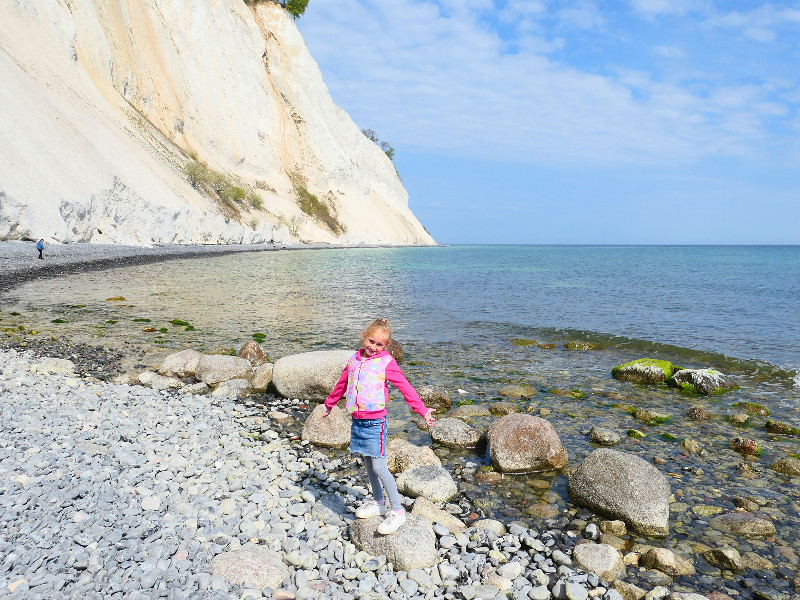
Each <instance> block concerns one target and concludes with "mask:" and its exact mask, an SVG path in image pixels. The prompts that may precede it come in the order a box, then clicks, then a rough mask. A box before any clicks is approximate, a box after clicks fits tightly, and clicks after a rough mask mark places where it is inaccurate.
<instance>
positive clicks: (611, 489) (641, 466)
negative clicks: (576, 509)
mask: <svg viewBox="0 0 800 600" xmlns="http://www.w3.org/2000/svg"><path fill="white" fill-rule="evenodd" d="M567 490H568V492H569V497H570V500H571V501H572V502H574V503H576V504H579V505H581V506H585V507H586V508H589V509H590V510H593V511H595V512H597V513H600V514H602V515H604V516H607V517H610V518H612V519H620V520H622V521H625V524H626V525H628V527H629V528H630V529H632V530H634V531H636V532H638V533H640V534H642V535H652V536H665V535H667V534H668V533H669V496H670V488H669V483H668V482H667V479H666V477H664V475H663V474H662V473H661V472H660V471H659V470H658V469H656V468H655V467H654V466H652V465H651V464H649V463H648V462H646V461H645V460H643V459H641V458H639V457H637V456H633V455H632V454H626V453H624V452H619V451H617V450H611V449H610V448H599V449H597V450H595V451H594V452H592V453H591V454H589V456H587V457H586V458H585V459H584V461H583V462H582V463H581V464H580V466H578V468H577V469H576V470H575V472H574V473H573V474H572V476H571V477H570V478H569V482H568V486H567Z"/></svg>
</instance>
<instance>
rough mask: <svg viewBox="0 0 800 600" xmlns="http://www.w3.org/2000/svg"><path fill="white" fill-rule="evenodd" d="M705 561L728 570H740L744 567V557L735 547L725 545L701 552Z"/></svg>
mask: <svg viewBox="0 0 800 600" xmlns="http://www.w3.org/2000/svg"><path fill="white" fill-rule="evenodd" d="M703 558H705V559H706V562H707V563H708V564H710V565H712V566H714V567H718V568H720V569H728V570H729V571H741V570H742V569H744V568H745V563H744V559H743V558H742V556H741V554H739V551H738V550H737V549H736V548H731V547H730V546H726V547H724V548H714V549H712V550H707V551H705V552H704V553H703Z"/></svg>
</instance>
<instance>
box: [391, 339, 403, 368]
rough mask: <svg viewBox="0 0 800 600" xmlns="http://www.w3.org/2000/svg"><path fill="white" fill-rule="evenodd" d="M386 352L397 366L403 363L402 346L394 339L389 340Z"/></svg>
mask: <svg viewBox="0 0 800 600" xmlns="http://www.w3.org/2000/svg"><path fill="white" fill-rule="evenodd" d="M386 351H387V352H388V353H389V354H391V355H392V358H394V359H395V361H397V363H398V364H400V363H401V362H403V359H404V358H405V356H406V353H405V351H404V350H403V345H402V344H401V343H400V342H398V341H397V340H396V339H394V338H392V339H390V340H389V343H388V344H387V345H386Z"/></svg>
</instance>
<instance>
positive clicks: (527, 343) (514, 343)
mask: <svg viewBox="0 0 800 600" xmlns="http://www.w3.org/2000/svg"><path fill="white" fill-rule="evenodd" d="M511 345H512V346H538V345H539V344H537V343H536V340H526V339H524V338H514V339H513V340H511Z"/></svg>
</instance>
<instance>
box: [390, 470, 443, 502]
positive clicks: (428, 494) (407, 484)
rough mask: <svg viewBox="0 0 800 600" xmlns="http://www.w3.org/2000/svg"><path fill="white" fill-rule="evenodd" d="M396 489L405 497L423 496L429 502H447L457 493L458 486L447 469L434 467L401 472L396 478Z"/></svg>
mask: <svg viewBox="0 0 800 600" xmlns="http://www.w3.org/2000/svg"><path fill="white" fill-rule="evenodd" d="M397 489H398V491H399V492H400V493H401V494H405V495H406V496H410V497H412V498H416V497H418V496H424V497H425V498H427V499H428V500H430V501H431V502H447V501H448V500H450V498H452V497H453V496H455V495H456V494H457V493H458V486H457V485H456V482H455V481H453V478H452V477H451V476H450V473H448V472H447V469H445V468H443V467H437V466H434V465H423V466H421V467H414V468H413V469H409V470H408V471H403V472H402V473H400V475H399V476H398V477H397Z"/></svg>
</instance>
